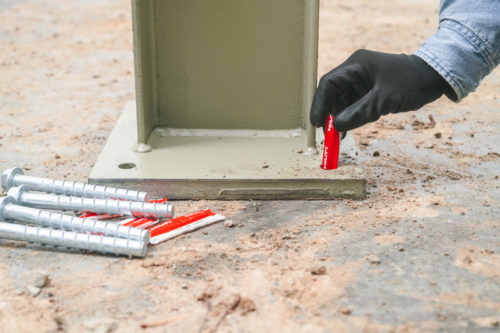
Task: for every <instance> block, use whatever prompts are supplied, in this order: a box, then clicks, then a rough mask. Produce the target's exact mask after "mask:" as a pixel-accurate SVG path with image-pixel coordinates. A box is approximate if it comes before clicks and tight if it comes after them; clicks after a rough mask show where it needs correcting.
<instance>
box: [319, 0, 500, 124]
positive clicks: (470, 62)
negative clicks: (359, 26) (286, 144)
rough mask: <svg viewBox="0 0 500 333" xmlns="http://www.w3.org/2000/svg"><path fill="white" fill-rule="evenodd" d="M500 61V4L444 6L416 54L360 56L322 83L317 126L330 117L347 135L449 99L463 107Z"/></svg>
mask: <svg viewBox="0 0 500 333" xmlns="http://www.w3.org/2000/svg"><path fill="white" fill-rule="evenodd" d="M499 61H500V1H499V0H481V1H479V0H478V1H470V0H443V1H442V3H441V7H440V26H439V29H438V31H437V32H436V33H435V34H434V35H433V36H431V37H430V38H429V39H428V40H427V41H426V42H425V44H424V45H423V46H422V48H421V49H419V50H418V51H417V52H416V53H415V54H412V55H405V54H387V53H381V52H373V51H367V50H359V51H356V52H355V53H354V54H353V55H352V56H351V57H349V58H348V59H347V60H346V61H345V62H344V63H343V64H341V65H340V66H338V67H336V68H335V69H333V70H332V71H331V72H329V73H327V74H326V75H325V76H323V78H322V79H321V81H320V83H319V86H318V89H317V91H316V94H315V96H314V100H313V104H312V107H311V114H310V117H311V123H312V124H313V125H314V126H318V127H319V126H322V125H323V124H324V122H325V119H326V117H327V115H328V113H331V114H332V115H334V116H335V123H334V127H335V129H336V130H338V131H341V132H345V131H348V130H352V129H354V128H357V127H360V126H363V125H364V124H366V123H369V122H372V121H376V120H378V119H379V118H380V117H381V116H382V115H386V114H389V113H397V112H403V111H412V110H417V109H419V108H421V107H422V106H424V105H425V104H427V103H430V102H432V101H434V100H436V99H438V98H439V97H440V96H442V95H443V94H446V95H447V96H448V97H449V98H450V99H452V100H455V101H460V100H461V99H462V98H464V97H465V96H466V95H467V94H468V93H469V92H471V91H473V90H474V89H475V88H476V87H477V86H478V85H479V83H480V81H481V80H482V79H483V78H484V77H485V76H486V75H487V74H489V73H490V72H491V71H492V70H493V69H494V68H495V66H497V65H498V63H499Z"/></svg>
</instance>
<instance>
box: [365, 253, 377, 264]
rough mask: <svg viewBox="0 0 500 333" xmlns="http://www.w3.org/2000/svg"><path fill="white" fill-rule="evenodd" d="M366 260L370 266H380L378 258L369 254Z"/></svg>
mask: <svg viewBox="0 0 500 333" xmlns="http://www.w3.org/2000/svg"><path fill="white" fill-rule="evenodd" d="M366 260H367V261H368V262H369V263H370V264H372V265H378V264H380V258H379V257H377V256H376V255H374V254H370V255H369V256H368V257H366Z"/></svg>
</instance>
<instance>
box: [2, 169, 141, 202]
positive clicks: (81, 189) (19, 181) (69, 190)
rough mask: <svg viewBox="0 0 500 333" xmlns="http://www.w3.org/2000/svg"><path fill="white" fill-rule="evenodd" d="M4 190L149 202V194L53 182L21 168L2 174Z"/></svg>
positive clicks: (63, 181) (69, 182) (67, 182)
mask: <svg viewBox="0 0 500 333" xmlns="http://www.w3.org/2000/svg"><path fill="white" fill-rule="evenodd" d="M1 185H2V188H3V189H4V190H5V191H7V190H8V189H10V188H11V187H16V186H19V185H26V186H27V187H28V189H30V190H34V191H40V192H48V193H56V194H64V195H70V196H77V197H87V198H101V199H104V198H113V199H121V200H132V201H147V200H148V194H147V193H146V192H139V191H133V190H127V189H122V188H116V187H110V186H98V185H91V184H85V183H76V182H71V181H66V180H53V179H48V178H41V177H32V176H26V175H24V172H23V170H22V169H21V168H12V169H8V170H5V171H4V172H3V173H2V179H1Z"/></svg>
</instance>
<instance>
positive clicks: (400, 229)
mask: <svg viewBox="0 0 500 333" xmlns="http://www.w3.org/2000/svg"><path fill="white" fill-rule="evenodd" d="M436 8H437V3H436V2H435V1H430V0H425V1H417V0H412V1H406V0H405V1H403V0H399V1H386V0H379V1H372V2H366V1H361V0H355V1H352V2H349V3H348V4H347V3H345V2H341V1H336V0H335V1H334V0H332V1H323V2H322V4H321V41H320V68H319V69H320V72H321V73H324V72H326V71H327V70H328V69H330V68H331V67H333V66H335V65H336V64H338V63H340V62H341V61H342V60H343V59H345V58H346V57H347V56H348V55H349V54H350V53H352V52H353V51H354V50H356V49H357V48H361V47H364V48H368V49H376V50H384V51H387V52H411V51H413V50H415V49H416V48H417V47H418V46H419V45H420V44H421V43H422V42H423V41H424V40H425V38H426V36H428V35H430V34H431V33H432V31H434V29H435V28H436V24H437V23H436V22H437V12H436ZM129 12H130V8H129V4H128V3H127V2H123V1H118V0H109V1H50V2H46V1H41V0H9V1H2V2H0V49H1V50H3V51H2V52H1V53H0V116H1V119H2V120H3V121H2V122H0V169H2V170H3V169H6V168H9V167H13V166H21V167H23V168H24V169H25V172H26V173H30V174H34V175H45V176H48V177H55V178H67V179H75V180H85V179H86V177H87V176H88V174H89V172H90V170H91V168H92V165H93V163H94V161H95V160H96V158H97V155H98V154H99V152H100V150H101V149H102V147H103V145H104V142H105V140H106V137H107V136H108V135H109V132H110V130H111V129H112V127H113V125H114V123H115V121H116V119H117V117H118V115H119V113H120V111H121V109H122V108H123V106H124V105H125V102H126V101H128V100H131V99H133V98H134V92H133V75H132V71H133V65H132V53H131V52H132V42H131V33H130V13H129ZM499 92H500V72H499V70H498V69H497V70H496V71H494V73H493V74H492V75H490V76H489V77H488V78H487V79H486V80H485V81H484V83H483V84H482V86H481V87H480V88H479V89H478V91H477V92H476V93H474V94H472V95H471V96H469V97H468V98H467V99H466V100H465V101H463V102H462V103H460V104H458V105H456V104H453V103H451V102H449V101H447V100H445V99H441V100H439V101H437V102H435V103H433V104H431V105H429V106H426V107H425V108H424V109H422V110H420V111H418V112H413V113H407V114H400V115H397V116H390V117H385V118H383V119H381V120H380V121H379V122H377V123H376V124H371V125H368V126H365V127H364V128H362V129H359V130H356V131H355V132H354V134H355V138H356V140H357V142H358V144H359V147H360V149H361V152H360V155H361V156H360V158H361V159H362V161H363V164H364V167H365V169H366V171H367V178H368V198H367V199H366V200H364V201H350V200H336V201H272V202H271V201H264V202H256V201H253V202H248V201H230V202H220V201H180V202H176V211H177V212H178V214H179V215H180V214H183V213H188V212H192V211H194V210H197V209H202V208H208V207H210V208H212V209H213V210H215V211H217V212H219V213H222V214H224V215H226V216H227V217H228V218H229V219H231V220H232V221H233V222H234V224H235V225H236V226H235V227H233V228H226V227H224V226H223V225H222V224H219V225H215V226H212V227H210V228H207V229H205V230H203V231H198V232H196V233H193V234H191V235H188V236H185V237H181V238H178V239H176V240H173V241H170V242H167V243H163V244H160V245H157V246H155V247H152V248H151V249H150V251H149V254H148V256H147V257H146V258H145V259H142V260H129V259H126V258H114V257H106V256H100V255H89V254H86V253H81V252H73V251H64V250H61V251H58V252H55V251H53V250H52V249H51V248H48V247H40V246H37V245H26V244H23V243H17V242H10V241H0V295H1V298H0V327H2V330H3V331H9V332H14V331H16V332H18V331H25V332H27V331H35V330H36V331H43V332H47V331H48V332H53V331H94V332H97V331H100V332H106V331H113V330H116V331H120V332H121V331H125V332H127V331H131V332H134V331H139V330H141V329H144V330H145V329H147V330H148V331H153V332H154V331H158V332H162V331H167V332H177V331H186V332H214V331H222V332H229V331H231V332H247V331H248V332H250V331H252V332H255V331H264V332H269V331H277V330H281V331H287V332H288V331H290V332H292V331H307V332H309V331H310V332H323V331H340V332H343V331H345V332H358V331H377V332H379V331H382V332H385V331H386V332H393V331H396V332H400V331H404V332H413V331H445V332H448V331H449V332H457V331H459V332H460V331H485V332H488V331H491V332H498V331H499V321H500V237H499V236H500V230H499V228H500V204H499V202H500V200H499V198H500V180H499V176H500V150H499V149H500V146H499V144H498V142H500V112H499V111H500V101H499ZM45 276H47V278H48V280H47V281H45ZM40 281H41V282H40ZM40 286H41V287H40Z"/></svg>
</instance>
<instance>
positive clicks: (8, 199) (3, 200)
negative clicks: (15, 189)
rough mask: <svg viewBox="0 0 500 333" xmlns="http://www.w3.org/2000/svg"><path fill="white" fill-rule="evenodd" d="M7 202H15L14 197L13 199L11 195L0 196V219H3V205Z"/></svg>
mask: <svg viewBox="0 0 500 333" xmlns="http://www.w3.org/2000/svg"><path fill="white" fill-rule="evenodd" d="M9 203H12V204H15V203H16V199H14V198H12V197H3V198H0V220H5V218H4V214H3V212H4V208H5V206H6V205H7V204H9Z"/></svg>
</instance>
